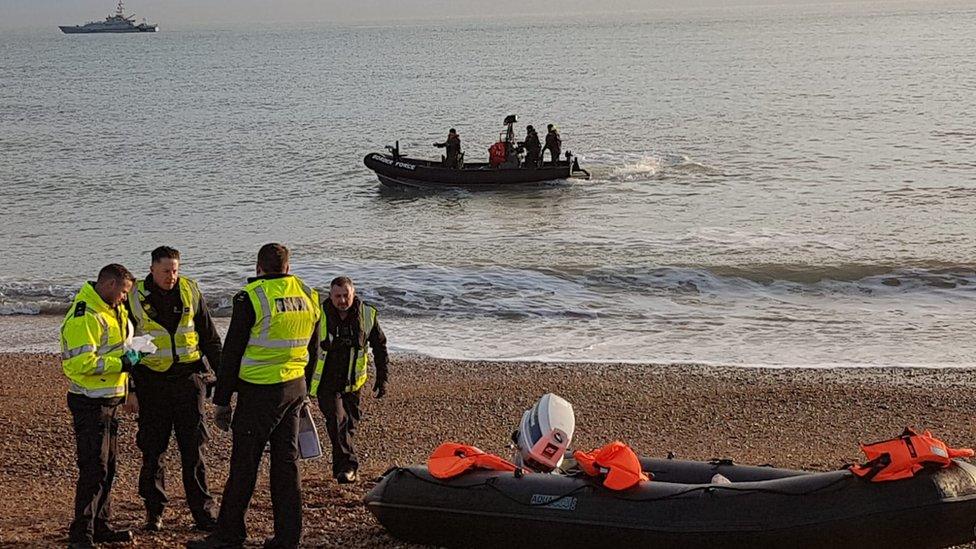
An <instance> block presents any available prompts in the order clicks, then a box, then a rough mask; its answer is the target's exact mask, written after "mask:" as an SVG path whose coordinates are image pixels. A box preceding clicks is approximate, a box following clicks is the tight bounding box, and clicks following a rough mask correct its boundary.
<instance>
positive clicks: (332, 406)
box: [318, 387, 362, 476]
mask: <svg viewBox="0 0 976 549" xmlns="http://www.w3.org/2000/svg"><path fill="white" fill-rule="evenodd" d="M318 400H319V409H320V410H322V415H324V416H325V430H326V431H328V433H329V440H330V441H331V442H332V475H333V476H338V475H339V473H341V472H343V471H345V470H348V469H352V470H357V469H359V458H358V457H357V456H356V445H355V443H354V442H353V437H354V436H355V435H356V426H357V424H358V423H359V420H360V419H361V418H362V413H361V412H360V409H359V391H354V392H351V393H344V392H342V389H341V388H335V387H321V388H319V392H318Z"/></svg>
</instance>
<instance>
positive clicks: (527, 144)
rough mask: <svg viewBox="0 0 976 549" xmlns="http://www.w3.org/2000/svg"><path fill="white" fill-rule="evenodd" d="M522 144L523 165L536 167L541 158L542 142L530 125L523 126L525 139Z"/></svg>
mask: <svg viewBox="0 0 976 549" xmlns="http://www.w3.org/2000/svg"><path fill="white" fill-rule="evenodd" d="M522 146H523V147H524V148H525V165H526V166H527V167H530V168H536V167H538V166H539V162H540V161H541V160H542V143H541V142H540V141H539V134H538V133H536V131H535V128H533V127H532V126H526V127H525V141H523V142H522Z"/></svg>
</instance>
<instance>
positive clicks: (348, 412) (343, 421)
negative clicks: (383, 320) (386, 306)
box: [309, 276, 389, 484]
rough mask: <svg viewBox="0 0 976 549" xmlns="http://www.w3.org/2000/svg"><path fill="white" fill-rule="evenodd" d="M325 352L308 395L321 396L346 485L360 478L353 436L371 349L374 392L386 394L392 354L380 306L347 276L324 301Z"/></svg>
mask: <svg viewBox="0 0 976 549" xmlns="http://www.w3.org/2000/svg"><path fill="white" fill-rule="evenodd" d="M319 336H320V339H321V344H320V348H321V349H322V353H321V354H320V356H319V360H318V362H317V363H316V366H315V371H314V373H313V374H312V380H311V383H310V389H309V394H311V395H312V396H315V397H317V398H318V402H319V408H320V409H321V410H322V414H323V415H324V416H325V428H326V431H328V433H329V440H330V441H331V442H332V475H333V476H334V477H335V479H336V480H337V481H338V482H340V483H342V484H349V483H352V482H356V480H357V478H358V473H357V471H358V470H359V457H358V456H357V455H356V446H355V444H354V442H353V436H354V435H355V434H356V425H357V423H359V420H360V418H361V417H362V413H361V411H360V409H359V404H360V398H359V393H360V389H362V387H363V386H364V385H366V380H367V377H368V370H369V354H370V349H371V348H372V351H373V358H374V361H375V363H376V381H375V382H374V383H373V395H374V396H375V397H376V398H382V397H383V395H385V394H386V388H387V381H388V379H389V353H387V350H386V335H385V334H384V333H383V329H382V328H380V323H379V320H378V319H377V316H376V308H375V307H373V306H372V305H369V304H368V303H365V302H364V301H362V300H361V299H359V297H357V296H356V287H355V286H354V285H353V283H352V280H351V279H350V278H349V277H346V276H340V277H338V278H335V279H334V280H333V281H332V283H331V284H330V287H329V297H328V299H327V300H326V301H325V302H324V303H323V305H322V320H321V322H320V323H319Z"/></svg>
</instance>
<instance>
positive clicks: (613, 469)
mask: <svg viewBox="0 0 976 549" xmlns="http://www.w3.org/2000/svg"><path fill="white" fill-rule="evenodd" d="M573 457H575V458H576V463H578V464H579V466H580V469H582V470H583V472H584V473H586V474H587V475H590V476H591V477H596V476H599V475H600V474H602V473H606V475H607V476H606V478H605V479H604V480H603V485H604V486H606V487H607V488H610V489H611V490H626V489H627V488H630V487H632V486H636V485H637V484H638V483H639V482H640V481H642V480H650V479H649V478H648V477H647V475H645V474H644V472H643V471H642V470H641V464H640V460H639V459H637V454H635V453H634V451H633V450H631V449H630V446H627V445H626V444H624V443H623V442H620V441H614V442H611V443H610V444H607V445H606V446H604V447H603V448H600V449H597V450H593V451H592V452H581V451H576V452H573Z"/></svg>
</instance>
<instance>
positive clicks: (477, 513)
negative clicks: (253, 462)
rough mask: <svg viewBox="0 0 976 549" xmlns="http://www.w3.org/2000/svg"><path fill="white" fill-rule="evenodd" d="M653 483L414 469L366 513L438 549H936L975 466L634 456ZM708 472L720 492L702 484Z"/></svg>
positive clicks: (973, 509) (373, 499) (965, 526)
mask: <svg viewBox="0 0 976 549" xmlns="http://www.w3.org/2000/svg"><path fill="white" fill-rule="evenodd" d="M641 461H642V463H643V465H644V468H645V469H646V470H649V471H651V472H654V473H655V480H653V481H652V482H647V483H642V485H641V486H639V487H637V488H634V489H631V490H627V491H624V492H613V491H610V490H607V489H605V488H603V487H602V486H600V485H599V484H597V483H595V482H593V481H592V480H590V479H586V478H578V477H567V476H558V475H541V474H526V475H525V476H523V477H522V478H516V477H515V476H514V475H513V474H511V473H499V472H489V471H478V472H472V473H469V474H466V475H462V476H461V477H459V478H456V479H452V480H450V481H441V480H437V479H435V478H433V477H432V476H430V474H429V473H428V472H427V470H426V468H425V467H409V468H396V469H391V470H390V471H388V472H387V473H386V474H385V475H384V476H383V478H382V480H381V481H380V482H379V483H378V484H377V485H376V486H375V487H374V488H373V490H372V491H370V493H369V494H368V495H367V497H366V506H367V507H368V508H369V510H370V511H371V512H372V513H373V514H374V515H375V516H376V517H377V519H378V520H379V521H380V523H381V524H382V525H383V526H384V527H385V528H386V529H387V530H388V531H389V532H390V534H391V535H393V536H395V537H397V538H400V539H402V540H405V541H410V542H415V543H423V544H429V545H438V546H446V547H502V546H510V547H530V546H531V547H557V546H559V547H655V548H658V547H682V548H684V547H689V548H706V547H707V548H714V547H736V548H739V547H741V548H746V547H787V548H789V549H796V548H807V547H809V548H825V547H831V548H837V547H852V548H853V547H857V548H858V549H863V548H865V547H883V548H885V549H892V548H895V547H911V548H914V549H917V548H923V547H948V546H951V545H957V544H961V543H966V542H969V541H972V540H973V539H974V538H976V536H974V532H973V527H974V524H976V467H974V466H972V465H969V464H968V463H958V465H956V466H952V467H950V468H948V469H942V470H939V471H935V472H923V473H921V474H920V475H919V476H916V477H914V478H912V479H908V480H902V481H896V482H886V483H871V482H866V481H864V480H862V479H860V478H857V477H855V476H854V475H852V474H851V473H849V472H847V471H833V472H828V473H805V472H801V471H790V470H784V469H772V468H764V467H744V466H739V465H716V464H712V463H704V462H691V461H679V460H655V459H642V460H641ZM715 473H722V474H723V475H724V476H726V477H727V478H729V479H731V480H733V481H734V482H733V483H732V484H710V483H709V480H710V479H711V476H712V475H713V474H715Z"/></svg>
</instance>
